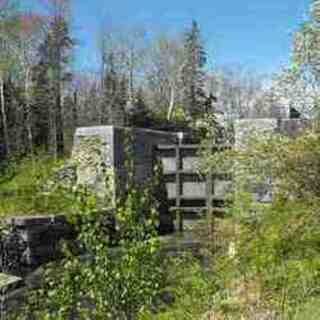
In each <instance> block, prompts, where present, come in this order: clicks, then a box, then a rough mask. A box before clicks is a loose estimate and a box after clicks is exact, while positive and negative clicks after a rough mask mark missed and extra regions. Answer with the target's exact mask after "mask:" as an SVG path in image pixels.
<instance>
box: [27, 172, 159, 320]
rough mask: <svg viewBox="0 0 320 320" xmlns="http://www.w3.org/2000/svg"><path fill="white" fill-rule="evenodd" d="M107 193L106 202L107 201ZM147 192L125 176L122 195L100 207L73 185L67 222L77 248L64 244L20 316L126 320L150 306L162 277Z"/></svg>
mask: <svg viewBox="0 0 320 320" xmlns="http://www.w3.org/2000/svg"><path fill="white" fill-rule="evenodd" d="M109 196H110V198H108V199H105V201H106V202H108V201H109V202H111V201H113V200H112V197H113V195H112V193H110V195H109ZM150 197H151V196H150V194H149V192H148V191H147V190H141V188H136V187H135V184H134V182H133V180H132V179H131V176H130V177H129V181H128V183H127V190H126V192H125V193H124V194H123V197H122V199H121V200H120V201H119V202H118V204H117V206H116V208H114V209H110V210H108V211H107V212H106V211H101V210H99V209H98V207H99V206H98V203H97V198H96V196H94V195H92V194H90V193H89V192H88V191H86V190H81V189H77V190H76V192H75V194H74V196H73V199H74V201H75V209H76V210H75V212H76V213H77V214H75V215H74V218H73V221H74V222H76V224H75V226H76V227H77V231H78V237H77V242H78V243H79V245H80V248H74V246H70V245H67V244H66V245H65V250H64V251H65V258H64V259H63V260H62V261H61V262H60V263H55V264H53V265H52V266H51V267H49V268H48V271H47V276H46V282H45V286H44V288H42V289H41V290H40V291H37V292H35V293H34V295H33V296H32V298H31V300H30V304H29V310H28V311H26V315H30V314H31V315H33V317H34V318H35V319H55V320H56V319H61V320H62V319H68V318H69V317H72V316H77V317H79V319H97V320H98V319H104V320H105V319H120V320H121V319H124V320H126V319H136V318H137V316H138V314H139V313H140V312H142V311H143V310H144V309H145V308H150V307H151V306H152V304H153V302H154V299H155V297H156V295H157V294H158V292H159V290H160V287H161V285H162V283H163V279H164V278H163V277H164V274H163V272H162V270H161V268H160V266H161V259H162V258H161V256H160V255H159V242H158V240H157V233H156V228H155V225H156V219H157V213H156V212H155V210H154V209H152V206H151V205H150V204H151V201H150ZM114 217H115V222H116V225H115V227H116V233H115V234H112V233H110V230H113V229H114V225H113V222H114V219H113V218H114Z"/></svg>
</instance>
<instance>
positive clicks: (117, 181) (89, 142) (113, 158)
mask: <svg viewBox="0 0 320 320" xmlns="http://www.w3.org/2000/svg"><path fill="white" fill-rule="evenodd" d="M94 140H95V142H93V141H94ZM175 143H176V134H173V133H167V132H161V131H154V130H148V129H129V128H120V127H114V126H99V127H87V128H79V129H77V130H76V133H75V139H74V152H73V158H74V159H76V160H77V161H78V166H77V179H78V184H82V185H86V186H87V187H89V188H91V189H92V190H93V191H94V192H96V194H97V195H98V196H99V198H101V199H102V203H104V205H110V206H113V207H114V205H115V199H117V197H118V196H119V194H120V193H121V192H122V190H124V187H125V183H126V181H127V178H128V168H127V164H126V162H127V160H132V164H133V176H134V179H135V181H136V183H137V185H138V186H141V187H144V186H147V183H148V182H149V181H150V179H151V178H152V176H153V174H154V164H155V152H154V150H155V148H156V147H157V146H158V145H160V144H175ZM106 176H109V178H108V179H106ZM107 180H108V181H107ZM110 191H111V194H112V198H113V199H112V201H110V199H105V198H106V197H110ZM160 229H161V230H162V231H163V232H166V231H168V232H169V231H172V230H173V217H172V216H171V215H170V213H169V212H160Z"/></svg>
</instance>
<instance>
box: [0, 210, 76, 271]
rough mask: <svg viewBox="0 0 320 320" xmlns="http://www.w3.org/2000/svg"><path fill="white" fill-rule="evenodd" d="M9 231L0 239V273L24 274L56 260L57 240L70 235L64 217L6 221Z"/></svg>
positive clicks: (70, 236) (25, 218)
mask: <svg viewBox="0 0 320 320" xmlns="http://www.w3.org/2000/svg"><path fill="white" fill-rule="evenodd" d="M6 224H7V226H8V228H9V230H8V232H7V233H5V234H3V235H2V237H1V239H0V247H1V254H0V262H1V263H0V267H1V271H2V272H9V273H10V274H14V275H19V276H21V275H26V274H27V273H29V272H31V271H33V270H35V269H36V268H37V267H39V266H40V265H42V264H44V263H47V262H49V261H53V260H55V259H57V258H58V257H59V256H60V254H61V251H60V241H61V240H63V239H65V240H67V239H71V238H72V235H73V232H72V228H71V226H70V225H69V224H68V222H67V221H66V218H65V217H64V216H62V215H61V216H47V217H42V216H34V217H14V218H10V219H7V221H6Z"/></svg>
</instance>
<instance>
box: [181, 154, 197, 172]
mask: <svg viewBox="0 0 320 320" xmlns="http://www.w3.org/2000/svg"><path fill="white" fill-rule="evenodd" d="M182 168H183V170H187V171H192V172H197V170H198V168H199V157H183V158H182Z"/></svg>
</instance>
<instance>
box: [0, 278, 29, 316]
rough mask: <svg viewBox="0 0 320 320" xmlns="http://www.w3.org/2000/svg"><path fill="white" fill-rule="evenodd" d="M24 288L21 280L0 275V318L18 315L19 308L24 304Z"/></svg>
mask: <svg viewBox="0 0 320 320" xmlns="http://www.w3.org/2000/svg"><path fill="white" fill-rule="evenodd" d="M26 291H27V289H26V287H25V283H24V281H23V279H22V278H20V277H15V276H12V275H10V274H6V273H0V317H1V319H6V317H7V316H9V315H10V316H12V315H13V313H15V315H17V314H18V310H19V308H20V307H21V306H22V304H23V303H24V302H25V298H26Z"/></svg>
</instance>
